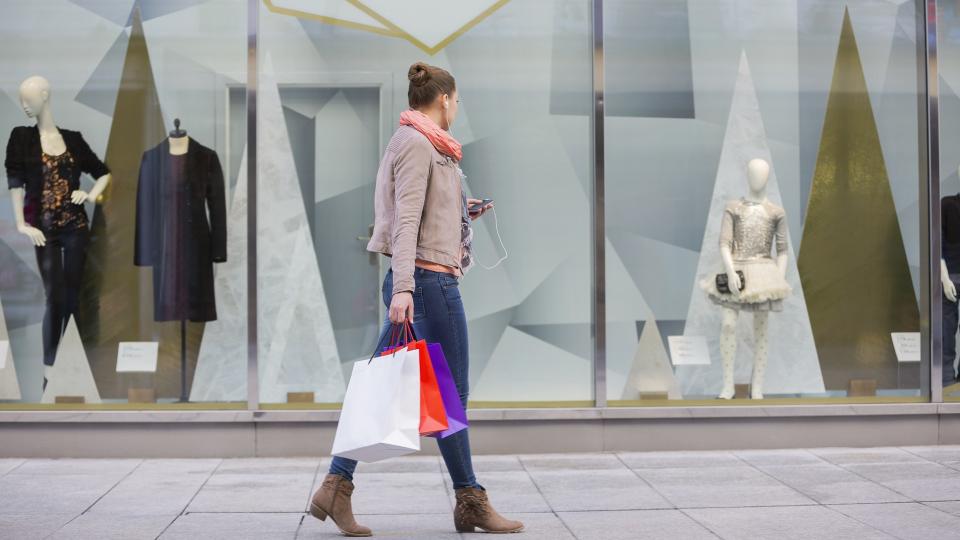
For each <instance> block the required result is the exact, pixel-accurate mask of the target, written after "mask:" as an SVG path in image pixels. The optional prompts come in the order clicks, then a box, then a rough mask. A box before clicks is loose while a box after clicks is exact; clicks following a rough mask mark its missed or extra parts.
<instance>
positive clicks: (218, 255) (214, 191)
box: [206, 153, 227, 263]
mask: <svg viewBox="0 0 960 540" xmlns="http://www.w3.org/2000/svg"><path fill="white" fill-rule="evenodd" d="M206 197H207V208H208V209H209V212H210V238H211V243H210V258H211V260H212V261H213V262H215V263H217V262H225V261H226V260H227V203H226V195H225V193H224V185H223V169H222V168H221V167H220V158H218V157H217V154H216V153H212V154H211V156H210V159H209V163H208V165H207V194H206Z"/></svg>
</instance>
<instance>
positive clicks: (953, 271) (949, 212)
mask: <svg viewBox="0 0 960 540" xmlns="http://www.w3.org/2000/svg"><path fill="white" fill-rule="evenodd" d="M958 9H960V6H958V4H957V3H956V2H946V1H941V2H937V10H938V21H937V36H938V38H939V48H938V60H939V62H940V126H941V129H940V179H941V180H940V195H941V197H942V199H941V208H940V209H941V215H940V220H941V225H942V229H941V231H940V234H941V236H940V242H941V245H942V253H943V256H942V259H943V265H944V266H946V272H943V271H942V270H941V282H942V285H943V288H941V287H940V286H939V285H938V284H934V287H933V290H934V291H935V292H936V293H937V294H940V291H941V290H944V291H947V290H948V289H949V291H947V292H949V296H947V295H943V296H942V297H941V300H942V302H943V372H942V383H943V396H944V400H946V401H960V384H957V327H958V319H957V302H956V294H955V290H956V288H957V284H958V283H960V212H958V211H960V196H958V192H960V177H958V173H957V168H958V166H960V154H958V153H957V148H960V138H958V137H957V134H956V132H955V130H954V129H952V126H955V125H956V123H957V122H958V121H960V101H958V98H957V90H955V89H957V88H960V79H958V77H960V35H958V30H960V12H958ZM941 268H942V267H941Z"/></svg>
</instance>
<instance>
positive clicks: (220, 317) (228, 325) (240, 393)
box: [190, 148, 266, 402]
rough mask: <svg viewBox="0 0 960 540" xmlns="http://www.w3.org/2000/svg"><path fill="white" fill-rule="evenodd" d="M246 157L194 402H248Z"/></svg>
mask: <svg viewBox="0 0 960 540" xmlns="http://www.w3.org/2000/svg"><path fill="white" fill-rule="evenodd" d="M241 155H242V156H243V159H242V160H241V163H240V175H239V178H238V179H237V183H236V187H235V189H234V190H233V198H232V199H231V202H230V209H229V210H228V211H227V260H226V262H223V263H221V264H218V265H217V268H216V273H215V274H214V283H213V289H214V293H215V296H216V298H217V320H215V321H210V322H208V323H207V324H206V328H205V329H204V332H203V338H202V340H201V341H200V352H199V355H198V357H197V370H196V373H195V374H194V376H193V384H192V386H191V387H190V401H216V402H230V401H246V399H247V344H246V339H245V336H246V335H247V251H248V250H247V149H246V148H244V149H243V153H242V154H241ZM264 217H266V216H260V219H263V218H264ZM261 343H262V342H261Z"/></svg>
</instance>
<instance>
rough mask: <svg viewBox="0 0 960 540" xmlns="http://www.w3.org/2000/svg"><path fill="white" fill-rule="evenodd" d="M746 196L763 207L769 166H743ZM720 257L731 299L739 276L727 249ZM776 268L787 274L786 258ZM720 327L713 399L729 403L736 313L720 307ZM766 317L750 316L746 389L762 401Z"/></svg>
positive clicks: (779, 258)
mask: <svg viewBox="0 0 960 540" xmlns="http://www.w3.org/2000/svg"><path fill="white" fill-rule="evenodd" d="M747 178H748V180H749V186H750V194H749V195H748V196H747V197H746V199H747V200H748V201H751V202H757V203H763V202H766V200H767V181H768V180H769V179H770V165H769V164H768V163H767V162H766V161H764V160H762V159H754V160H751V161H750V163H749V164H748V165H747ZM720 257H721V258H722V259H723V266H724V268H725V269H726V272H727V276H728V277H729V279H730V291H731V293H732V294H733V295H734V296H739V294H740V276H739V275H737V269H736V267H735V266H734V262H733V253H732V252H731V251H730V247H729V246H726V245H724V246H722V247H721V248H720ZM777 267H778V268H779V269H780V272H781V274H782V275H786V272H787V255H786V254H785V253H784V254H779V255H777ZM722 309H723V325H722V326H721V330H720V353H721V357H722V360H723V390H722V391H721V392H720V395H719V396H717V397H719V398H720V399H733V395H734V393H735V389H734V379H733V373H734V367H735V366H734V364H735V360H736V357H737V322H738V321H739V319H740V310H738V309H736V308H732V307H727V306H724V307H723V308H722ZM768 318H769V313H768V312H766V311H755V312H754V313H753V336H754V344H755V348H754V351H753V355H754V356H753V379H752V382H751V385H750V397H751V398H752V399H763V376H764V372H765V371H766V368H767V322H768Z"/></svg>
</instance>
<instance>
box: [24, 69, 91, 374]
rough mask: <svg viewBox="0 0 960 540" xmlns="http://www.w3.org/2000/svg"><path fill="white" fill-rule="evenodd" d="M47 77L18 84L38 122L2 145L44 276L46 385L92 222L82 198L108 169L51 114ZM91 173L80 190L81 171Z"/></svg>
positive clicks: (71, 308) (73, 303)
mask: <svg viewBox="0 0 960 540" xmlns="http://www.w3.org/2000/svg"><path fill="white" fill-rule="evenodd" d="M50 97H51V92H50V83H49V82H48V81H47V80H46V79H44V78H43V77H40V76H33V77H30V78H28V79H26V80H25V81H23V83H22V84H21V85H20V104H21V106H22V107H23V111H24V113H26V115H27V117H28V118H31V119H35V120H36V126H35V127H27V126H22V127H17V128H14V130H13V132H12V133H11V134H10V141H9V143H8V145H7V156H6V168H7V179H8V182H9V187H10V198H11V200H12V201H13V215H14V219H15V221H16V226H17V230H18V231H19V232H20V233H21V234H23V235H24V236H26V237H27V238H29V239H30V242H31V243H32V244H33V245H34V248H35V251H36V255H37V265H38V267H39V268H40V275H41V277H42V278H43V282H44V291H45V293H46V298H47V300H46V313H45V314H44V324H43V339H44V344H43V345H44V353H43V354H44V365H45V367H44V386H46V381H47V379H48V378H49V375H50V370H51V368H52V366H53V360H54V358H55V356H56V350H57V347H58V345H59V342H60V337H61V336H62V335H63V332H64V330H65V329H66V323H67V321H68V320H69V318H70V317H71V316H74V315H75V314H76V310H77V299H78V295H79V287H80V283H81V281H82V273H83V265H84V260H85V256H86V248H87V241H88V235H89V224H88V222H87V217H86V212H85V211H84V209H83V204H84V203H85V202H87V201H96V200H97V199H98V198H99V197H100V195H101V194H102V193H103V190H104V189H106V187H107V184H109V182H110V171H109V169H108V168H107V167H106V165H105V164H104V163H103V162H102V161H100V159H99V158H98V157H97V156H96V154H94V153H93V151H91V150H90V147H89V146H88V145H87V143H86V142H85V141H84V140H83V136H82V135H81V134H80V133H78V132H75V131H70V130H66V129H60V128H59V127H57V125H56V123H54V121H53V112H52V110H51V105H50ZM82 172H83V173H87V174H90V175H91V176H93V177H94V178H96V182H95V183H94V186H93V188H92V189H91V190H90V191H89V192H86V191H83V190H82V189H80V174H81V173H82Z"/></svg>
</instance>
